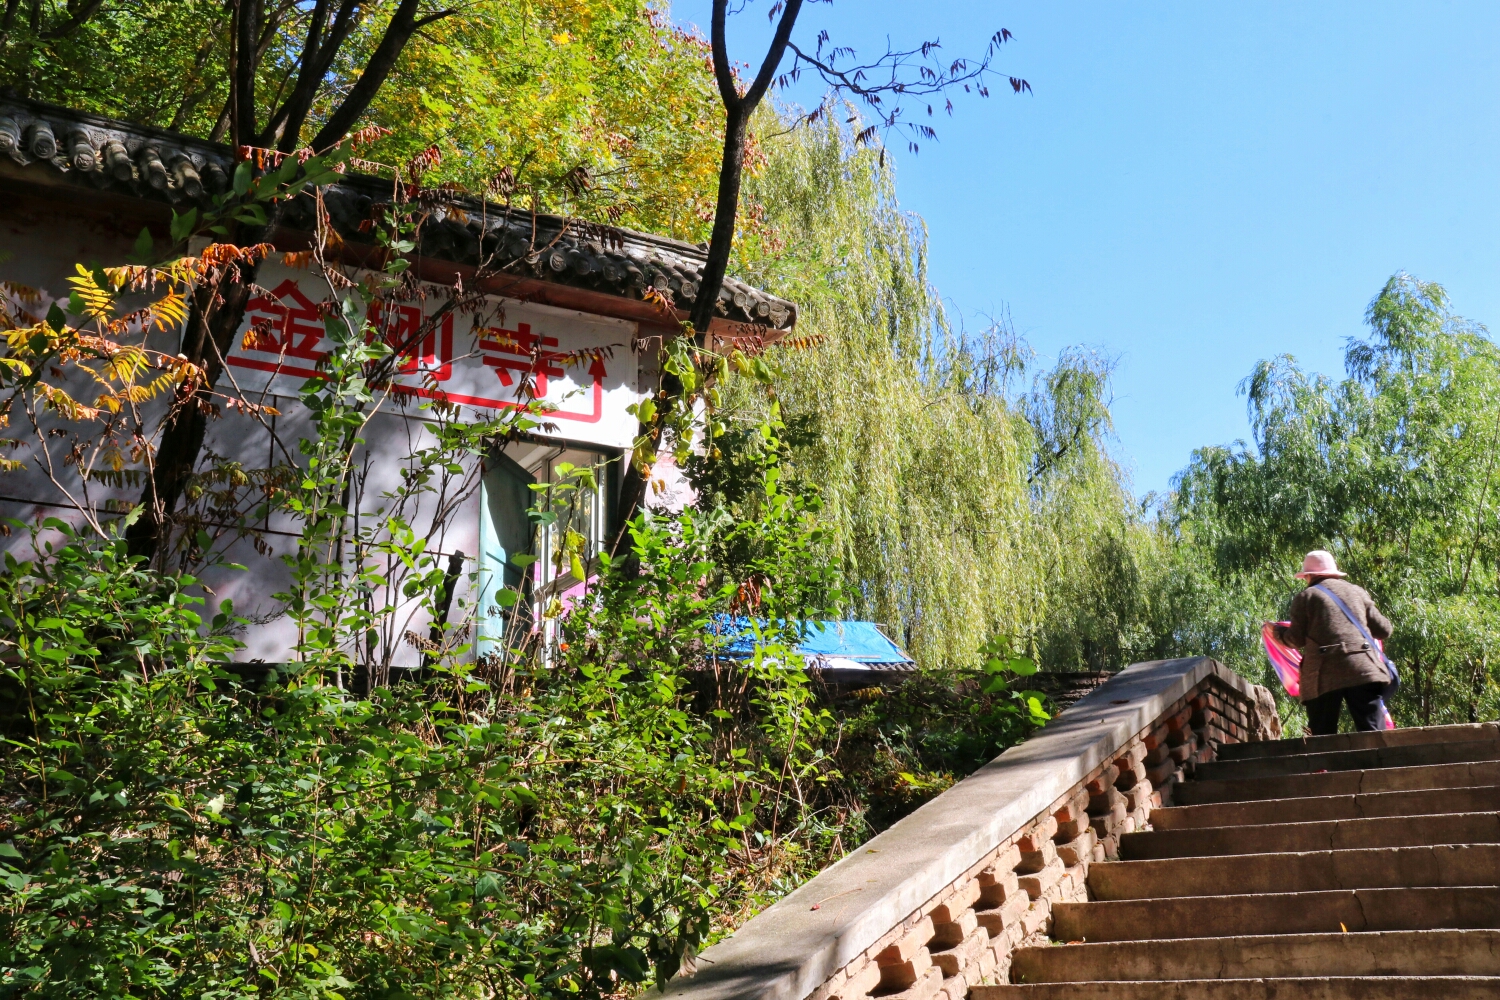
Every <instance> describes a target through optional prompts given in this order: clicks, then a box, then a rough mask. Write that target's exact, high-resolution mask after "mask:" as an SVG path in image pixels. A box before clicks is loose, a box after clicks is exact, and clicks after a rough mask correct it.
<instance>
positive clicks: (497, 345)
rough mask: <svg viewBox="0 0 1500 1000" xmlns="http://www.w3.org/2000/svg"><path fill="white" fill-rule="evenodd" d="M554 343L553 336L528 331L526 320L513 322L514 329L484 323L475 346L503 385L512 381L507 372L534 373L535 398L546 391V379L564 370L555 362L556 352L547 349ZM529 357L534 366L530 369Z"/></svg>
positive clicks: (558, 374) (512, 382)
mask: <svg viewBox="0 0 1500 1000" xmlns="http://www.w3.org/2000/svg"><path fill="white" fill-rule="evenodd" d="M556 346H557V338H556V337H544V336H541V335H540V334H535V333H532V332H531V324H530V323H517V324H516V328H515V329H514V330H505V329H501V328H500V327H493V326H492V327H487V328H486V329H485V330H484V331H483V335H482V336H481V337H480V338H479V349H480V350H481V351H483V352H484V363H485V364H487V365H489V366H490V367H491V368H494V369H497V371H496V372H495V374H496V375H498V376H499V377H500V384H501V385H503V386H507V387H509V386H512V385H515V382H516V380H515V378H514V377H513V376H512V375H511V374H510V373H511V372H520V373H522V374H523V375H524V374H526V373H527V372H531V371H533V370H534V371H535V373H536V395H537V398H538V399H541V398H542V397H544V396H546V395H547V379H548V378H549V377H550V378H562V377H563V375H564V374H566V373H565V372H564V371H563V370H562V367H561V366H560V365H559V364H558V363H557V357H558V355H557V354H556V353H555V352H553V351H548V350H547V348H549V347H556ZM533 358H535V368H534V369H533Z"/></svg>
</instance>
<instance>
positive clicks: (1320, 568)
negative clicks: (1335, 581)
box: [1297, 549, 1349, 580]
mask: <svg viewBox="0 0 1500 1000" xmlns="http://www.w3.org/2000/svg"><path fill="white" fill-rule="evenodd" d="M1348 575H1349V574H1348V573H1341V572H1339V564H1338V563H1336V562H1334V561H1333V553H1332V552H1327V551H1325V550H1323V549H1314V550H1313V551H1311V552H1309V553H1308V554H1307V555H1306V556H1304V557H1303V559H1302V572H1300V573H1298V574H1297V579H1299V580H1306V579H1308V578H1310V577H1314V576H1348Z"/></svg>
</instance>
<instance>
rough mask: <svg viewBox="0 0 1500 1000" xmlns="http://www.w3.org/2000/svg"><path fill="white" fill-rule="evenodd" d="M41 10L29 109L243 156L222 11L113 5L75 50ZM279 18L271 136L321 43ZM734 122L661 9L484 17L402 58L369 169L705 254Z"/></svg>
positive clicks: (564, 5) (595, 2)
mask: <svg viewBox="0 0 1500 1000" xmlns="http://www.w3.org/2000/svg"><path fill="white" fill-rule="evenodd" d="M41 6H42V8H44V9H43V16H42V18H41V22H42V23H41V30H40V31H38V32H32V31H31V30H30V28H29V27H28V24H27V20H26V16H25V13H24V12H22V13H21V15H20V17H19V18H18V19H17V23H16V24H15V25H14V26H13V28H12V29H11V30H10V31H9V32H8V33H3V34H0V74H3V76H4V79H5V82H6V83H7V84H8V85H9V86H11V87H12V88H13V89H14V90H15V91H16V92H18V93H21V94H23V95H24V96H29V97H33V98H36V99H39V100H44V101H49V102H52V103H55V104H60V105H63V106H65V107H70V108H76V109H78V110H82V111H92V112H96V113H99V114H104V115H109V116H112V117H117V118H123V119H125V120H127V121H132V122H137V123H139V124H142V125H152V126H156V127H160V128H169V129H173V130H175V131H181V132H185V133H187V134H190V135H196V136H199V137H202V138H209V137H212V138H215V139H218V140H221V141H224V140H226V139H227V133H226V132H225V131H224V130H225V129H226V128H227V122H228V118H227V115H226V114H225V113H224V111H225V107H226V102H227V100H228V97H229V68H228V67H229V53H230V37H229V36H230V18H229V13H228V10H227V8H226V7H225V6H224V5H223V4H205V3H200V2H197V0H186V2H184V0H148V2H145V3H135V4H123V5H116V4H108V5H105V6H104V7H102V8H100V9H99V10H98V11H97V12H96V13H94V14H93V15H92V16H91V17H90V18H88V19H87V20H85V21H83V22H82V23H81V24H80V25H79V26H78V27H76V28H75V29H74V30H71V31H69V32H67V33H66V34H62V35H58V34H57V33H56V31H55V29H56V28H57V27H58V26H59V25H61V24H63V23H65V22H67V21H68V20H69V18H70V17H71V15H72V13H73V11H74V10H75V8H76V7H77V5H71V6H68V7H67V9H66V10H65V9H64V5H63V4H61V3H53V2H52V0H42V3H41ZM394 6H395V5H394V4H390V3H374V4H369V5H366V6H365V7H362V8H361V10H360V13H359V15H358V16H357V17H356V21H355V26H354V29H353V32H352V34H351V35H350V37H349V39H348V41H347V42H346V44H345V46H344V47H343V48H342V49H341V50H340V53H339V58H338V60H337V61H336V62H335V63H334V65H333V66H332V68H331V70H330V72H329V73H328V74H327V76H326V78H325V80H324V83H323V85H322V87H321V89H320V91H319V93H318V95H317V97H316V99H315V101H314V105H313V107H312V110H311V113H310V115H309V121H308V123H307V125H306V126H305V128H304V134H303V137H302V138H303V140H304V141H306V140H308V139H310V138H311V137H312V135H313V134H315V133H316V131H317V129H318V128H319V127H320V126H321V124H322V123H323V122H324V121H326V120H327V118H328V116H329V115H330V114H331V113H332V110H333V108H334V107H335V106H336V104H337V101H338V99H339V97H340V95H342V94H344V93H346V92H347V91H348V89H349V88H350V87H351V86H352V85H353V82H354V80H355V79H357V77H358V75H359V73H360V71H361V69H362V67H363V66H364V64H365V62H366V61H367V60H368V58H369V56H370V55H371V54H372V52H373V51H374V48H375V46H376V45H377V44H378V43H379V41H380V39H381V36H382V32H383V31H384V29H385V26H386V23H387V21H388V20H389V17H390V12H391V10H392V9H394ZM268 17H271V18H272V20H273V22H274V23H275V24H276V30H275V31H273V32H271V35H270V37H269V38H268V39H267V40H266V55H265V58H264V59H263V60H262V63H261V65H260V70H259V77H258V79H257V85H256V95H257V100H258V101H259V102H260V105H261V107H259V108H258V109H257V121H262V122H264V121H266V120H267V119H268V117H269V116H270V114H271V112H272V110H273V106H274V102H276V101H279V100H281V99H282V98H283V97H284V95H285V94H286V93H287V91H288V90H289V88H290V87H291V84H292V82H293V81H294V80H295V78H296V75H297V72H298V58H299V55H300V52H301V45H302V39H303V33H304V32H305V30H306V29H305V13H304V12H302V11H300V10H299V8H297V6H296V5H293V4H285V3H282V4H275V5H268ZM722 118H723V111H722V108H721V107H720V105H719V101H718V97H717V92H716V90H715V86H714V82H713V76H712V71H711V70H710V68H709V65H708V47H707V43H706V42H704V41H703V40H702V39H699V38H696V37H695V36H692V35H688V34H685V33H683V32H680V31H678V30H677V29H675V28H674V27H672V25H671V23H670V20H669V19H668V18H667V16H666V15H665V14H664V13H663V12H662V11H660V10H659V9H658V8H657V7H656V6H654V5H653V4H651V3H649V2H646V0H527V2H525V3H501V2H498V0H483V2H480V3H477V4H468V5H463V6H461V7H459V8H457V9H456V10H453V11H450V12H449V15H448V16H446V17H444V18H442V19H440V20H438V21H436V22H434V23H432V24H429V25H427V26H426V27H424V28H423V29H422V31H421V32H419V33H418V35H417V36H416V37H415V38H413V39H412V41H411V42H410V43H409V44H408V45H407V47H406V49H405V50H403V52H402V55H401V58H400V60H399V61H398V63H397V65H396V67H395V68H394V70H393V71H392V73H391V76H390V77H389V78H388V79H387V80H386V82H385V84H384V85H383V87H382V88H381V90H380V92H379V94H378V96H377V98H376V100H375V102H374V104H373V105H372V106H371V108H370V110H369V113H368V114H367V115H366V116H365V117H364V119H363V120H362V122H361V124H375V125H380V126H383V127H385V128H388V129H390V130H391V132H390V134H389V135H388V136H385V137H384V138H383V139H381V140H380V141H379V142H377V143H376V144H375V145H374V146H373V147H372V148H371V149H369V150H367V151H364V152H362V153H361V156H362V157H363V159H364V161H365V167H366V169H368V168H369V166H370V164H372V163H381V162H383V163H385V164H387V165H388V166H392V167H399V166H400V165H402V164H405V163H407V162H408V161H409V160H411V159H413V158H416V157H419V156H423V157H424V158H426V159H427V160H428V162H429V163H432V162H433V161H434V160H435V161H436V165H435V166H434V167H433V169H432V170H431V171H430V173H429V176H428V177H427V178H426V181H427V182H428V183H432V184H437V183H441V182H457V183H459V184H461V185H463V186H465V187H466V188H467V189H468V190H469V191H471V192H474V193H477V194H488V195H489V196H491V197H493V198H495V199H497V200H502V201H510V200H512V199H514V200H515V201H516V202H517V203H518V204H520V205H522V206H524V207H525V208H526V209H528V210H529V209H530V208H531V207H532V204H533V200H535V202H536V203H538V204H539V205H540V206H541V207H542V208H543V210H548V211H558V212H564V213H570V214H577V215H582V216H587V217H589V218H591V219H594V220H596V221H600V222H606V221H607V222H614V223H620V224H624V225H632V226H636V227H639V228H644V229H648V230H652V231H656V232H662V233H666V234H668V235H673V236H678V237H681V238H688V239H700V238H702V236H703V234H704V233H706V232H707V227H708V221H709V220H710V219H711V217H712V212H713V191H714V184H715V183H716V180H717V172H718V156H719V147H720V144H721V127H722V125H721V123H722ZM429 150H430V152H429ZM433 154H435V156H434V155H433ZM751 160H752V167H753V165H754V162H755V157H754V155H753V150H752V157H751Z"/></svg>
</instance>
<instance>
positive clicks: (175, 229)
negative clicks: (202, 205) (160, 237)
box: [172, 208, 198, 243]
mask: <svg viewBox="0 0 1500 1000" xmlns="http://www.w3.org/2000/svg"><path fill="white" fill-rule="evenodd" d="M197 224H198V210H197V209H196V208H190V209H188V210H187V211H186V212H184V213H183V214H182V215H178V214H177V212H176V210H175V209H174V210H173V212H172V242H174V243H180V242H182V241H183V240H185V239H187V238H188V237H189V236H191V235H192V233H193V227H194V226H196V225H197Z"/></svg>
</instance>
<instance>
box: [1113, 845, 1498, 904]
mask: <svg viewBox="0 0 1500 1000" xmlns="http://www.w3.org/2000/svg"><path fill="white" fill-rule="evenodd" d="M1497 873H1500V845H1496V844H1459V845H1445V846H1439V847H1380V848H1373V849H1366V850H1349V851H1308V852H1302V853H1282V854H1240V855H1231V856H1229V857H1206V858H1205V857H1198V858H1167V859H1163V860H1160V861H1103V862H1099V863H1097V864H1093V865H1090V866H1089V873H1088V887H1089V895H1090V897H1091V898H1093V899H1099V900H1110V899H1156V898H1160V897H1163V896H1220V895H1223V893H1224V890H1225V889H1226V888H1231V887H1232V888H1233V889H1234V890H1235V891H1236V892H1238V893H1261V892H1273V893H1290V892H1325V891H1329V890H1334V889H1396V888H1407V887H1426V886H1471V885H1494V884H1495V883H1496V881H1497V879H1500V875H1497Z"/></svg>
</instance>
